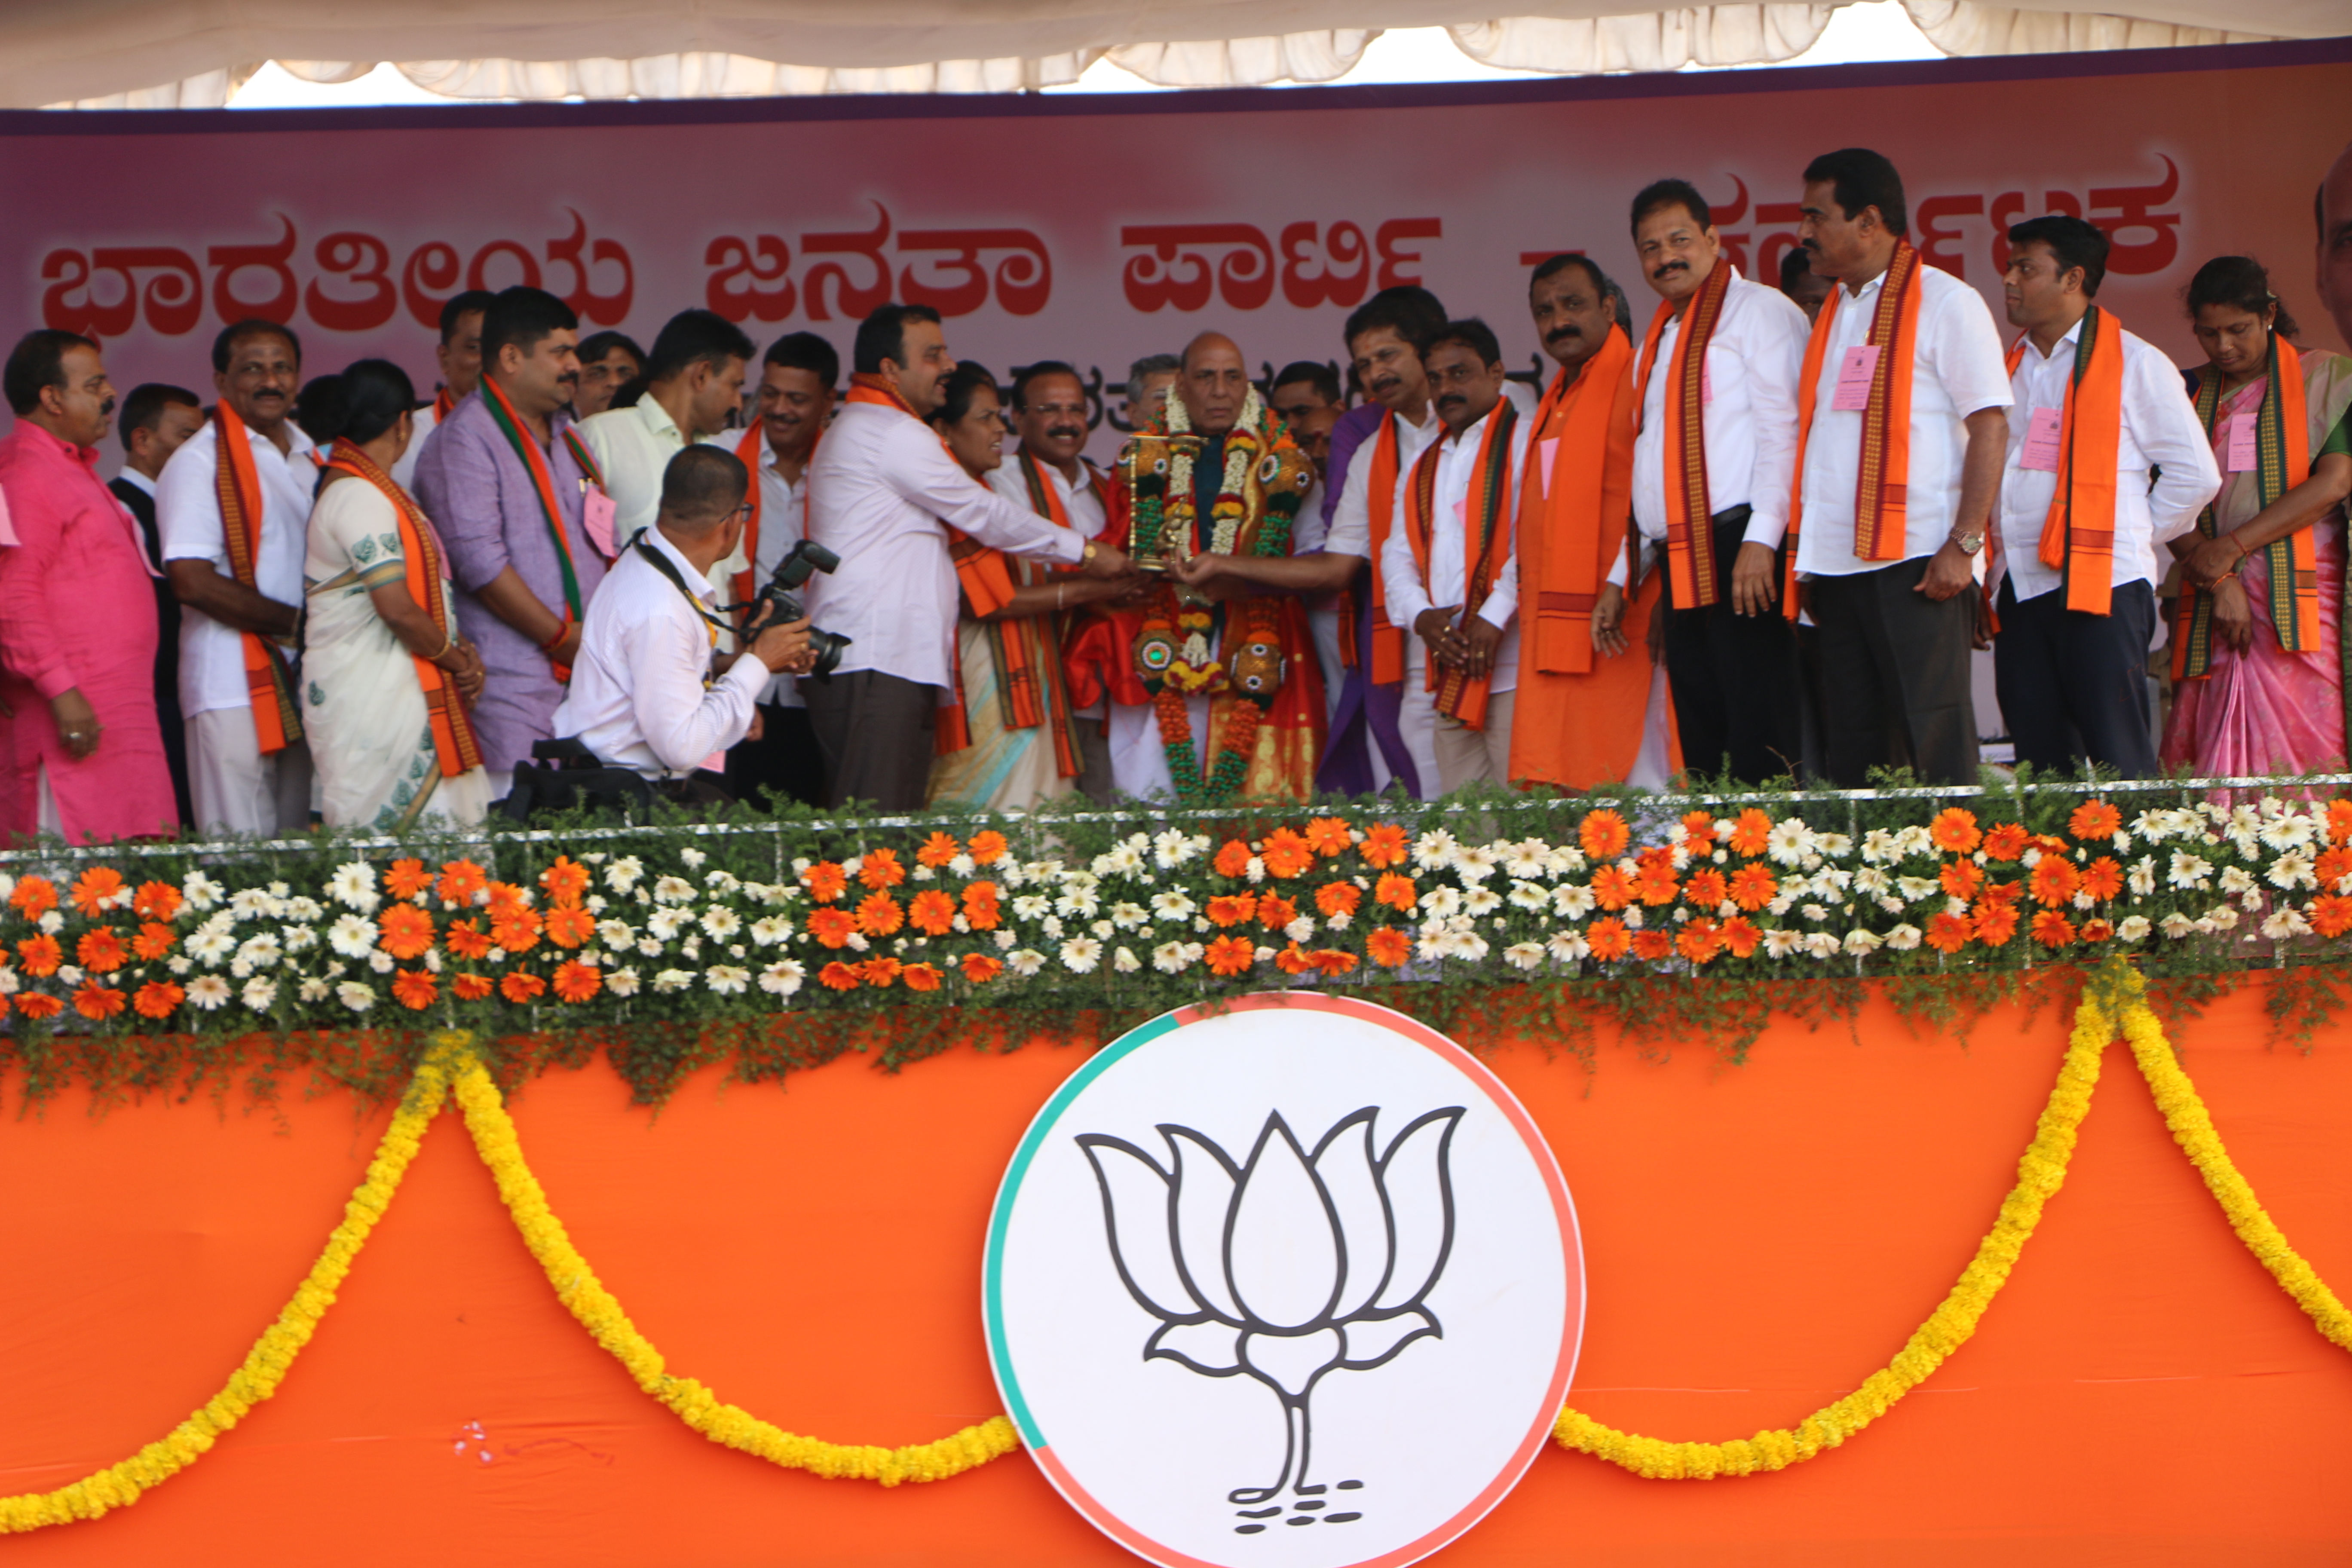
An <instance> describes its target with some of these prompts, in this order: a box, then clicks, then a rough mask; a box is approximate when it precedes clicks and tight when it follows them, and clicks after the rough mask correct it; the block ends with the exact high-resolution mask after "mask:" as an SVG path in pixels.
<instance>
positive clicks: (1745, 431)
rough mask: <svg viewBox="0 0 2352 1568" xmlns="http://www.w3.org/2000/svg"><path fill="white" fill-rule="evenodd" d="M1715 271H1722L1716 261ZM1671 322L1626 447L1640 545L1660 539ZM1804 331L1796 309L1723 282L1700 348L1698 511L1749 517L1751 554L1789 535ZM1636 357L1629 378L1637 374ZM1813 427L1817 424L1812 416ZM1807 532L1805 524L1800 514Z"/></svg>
mask: <svg viewBox="0 0 2352 1568" xmlns="http://www.w3.org/2000/svg"><path fill="white" fill-rule="evenodd" d="M1716 265H1717V266H1718V267H1729V266H1730V265H1731V263H1730V262H1729V261H1727V260H1718V261H1717V263H1716ZM1689 313H1690V312H1689V310H1687V309H1685V310H1684V312H1683V315H1681V316H1675V317H1672V318H1669V319H1668V321H1667V322H1666V325H1665V330H1664V331H1662V332H1660V333H1659V334H1658V354H1657V359H1656V360H1655V362H1654V363H1653V364H1652V365H1651V367H1650V380H1649V384H1647V385H1646V386H1643V388H1642V389H1641V391H1642V429H1641V434H1639V435H1638V436H1636V437H1633V520H1634V521H1636V522H1638V523H1640V524H1641V525H1642V537H1643V538H1644V539H1649V540H1662V539H1664V538H1665V536H1666V383H1667V382H1668V381H1669V380H1670V379H1671V375H1670V373H1671V372H1672V371H1673V369H1674V363H1675V345H1676V344H1678V343H1680V342H1682V335H1683V321H1684V318H1685V317H1686V316H1688V315H1689ZM1811 331H1812V323H1811V322H1810V321H1806V320H1805V312H1804V311H1802V310H1799V309H1798V308H1797V305H1796V302H1795V301H1794V300H1790V298H1789V297H1788V296H1787V295H1785V294H1783V293H1781V292H1780V290H1779V289H1767V288H1765V287H1764V286H1763V285H1762V284H1760V283H1750V282H1749V281H1748V279H1745V278H1742V277H1741V276H1739V273H1738V270H1737V269H1734V271H1733V272H1732V274H1731V284H1730V286H1729V287H1728V288H1727V289H1725V290H1724V295H1723V310H1722V313H1721V314H1720V315H1718V316H1717V318H1716V323H1715V332H1714V334H1713V335H1712V336H1710V337H1709V338H1708V339H1707V341H1706V372H1705V374H1704V375H1703V376H1702V378H1701V381H1700V387H1701V394H1700V396H1701V400H1702V402H1701V408H1700V412H1699V425H1700V431H1701V434H1700V437H1699V440H1700V444H1701V445H1702V446H1703V447H1705V449H1706V504H1707V507H1708V509H1709V510H1711V511H1717V512H1721V511H1729V510H1731V509H1732V508H1733V507H1736V506H1746V507H1748V508H1749V509H1750V510H1749V512H1748V531H1747V532H1746V534H1745V535H1743V538H1744V539H1745V541H1746V542H1748V543H1749V544H1763V545H1769V546H1772V547H1775V548H1777V547H1778V546H1779V545H1780V535H1781V534H1782V533H1784V532H1786V531H1787V530H1788V526H1789V478H1790V474H1791V473H1792V472H1793V471H1794V470H1795V468H1796V466H1797V381H1798V377H1799V376H1800V375H1801V374H1802V372H1803V370H1804V364H1805V339H1806V337H1807V335H1808V334H1809V333H1810V332H1811ZM1640 368H1641V361H1640V357H1639V356H1638V355H1636V357H1635V360H1634V369H1635V372H1636V374H1639V371H1640ZM1816 417H1817V418H1818V416H1816ZM1807 521H1808V522H1810V521H1811V515H1810V514H1808V517H1807Z"/></svg>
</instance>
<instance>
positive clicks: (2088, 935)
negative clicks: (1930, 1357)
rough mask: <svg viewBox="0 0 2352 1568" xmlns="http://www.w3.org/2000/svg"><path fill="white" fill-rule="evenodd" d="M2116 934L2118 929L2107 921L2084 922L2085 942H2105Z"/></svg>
mask: <svg viewBox="0 0 2352 1568" xmlns="http://www.w3.org/2000/svg"><path fill="white" fill-rule="evenodd" d="M2115 934H2116V928H2115V927H2113V926H2111V925H2109V924H2108V923H2107V922H2106V921H2084V922H2083V940H2084V942H2105V941H2106V940H2107V939H2108V938H2110V937H2112V936H2114V935H2115Z"/></svg>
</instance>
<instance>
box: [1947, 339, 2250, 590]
mask: <svg viewBox="0 0 2352 1568" xmlns="http://www.w3.org/2000/svg"><path fill="white" fill-rule="evenodd" d="M2105 324H2106V325H2108V326H2109V327H2111V328H2112V327H2113V321H2112V318H2111V319H2110V320H2109V321H2108V322H2106V323H2105ZM2116 330H2120V329H2116ZM2082 332H2083V323H2082V322H2080V321H2077V322H2075V323H2074V326H2072V327H2071V328H2069V329H2067V332H2066V335H2065V336H2064V337H2063V338H2061V339H2059V340H2058V342H2057V344H2056V346H2055V347H2053V349H2052V351H2051V353H2050V354H2049V356H2048V357H2047V358H2044V357H2043V355H2042V351H2041V350H2040V349H2037V348H2035V347H2034V346H2033V340H2032V338H2031V337H2028V338H2027V339H2026V340H2025V344H2024V349H2025V352H2024V353H2023V354H2022V355H2021V357H2020V358H2019V360H2018V362H2017V374H2015V375H2014V376H2011V378H2010V389H2011V392H2012V393H2014V394H2015V395H2016V397H2017V401H2016V402H2015V403H2013V404H2011V405H2010V410H2009V461H2008V465H2007V467H2006V468H2004V469H2003V470H2002V472H2001V477H2000V506H1999V507H1998V508H1996V509H1995V510H1994V513H1993V531H1994V532H1995V533H1996V534H1998V535H1999V536H2000V560H1999V561H1998V562H1997V563H1995V568H1994V572H1995V574H1994V577H1993V579H1992V589H1993V592H1994V593H1995V594H1996V595H1998V594H1999V593H2000V579H2001V577H2002V576H2003V575H2007V576H2011V577H2014V578H2015V580H2016V590H2015V591H2016V594H2017V597H2018V598H2019V600H2020V601H2023V600H2026V599H2036V598H2040V597H2041V596H2042V595H2044V594H2047V593H2049V592H2051V591H2052V590H2053V589H2054V588H2059V587H2063V585H2064V584H2065V577H2064V574H2063V573H2061V572H2059V571H2058V570H2056V569H2054V568H2053V567H2049V566H2045V565H2043V564H2042V553H2041V550H2042V523H2043V522H2044V521H2047V520H2048V518H2049V516H2050V502H2051V500H2052V499H2053V497H2055V496H2056V495H2057V493H2058V475H2057V474H2056V472H2055V471H2054V470H2052V469H2048V468H2026V467H2025V466H2024V462H2023V459H2024V455H2025V437H2026V433H2027V431H2028V430H2030V429H2031V428H2032V424H2033V411H2034V410H2035V409H2037V408H2047V409H2049V410H2050V411H2051V413H2052V414H2053V415H2063V412H2064V409H2065V406H2066V383H2067V381H2068V380H2069V379H2070V378H2071V377H2072V376H2073V375H2074V350H2075V347H2076V341H2077V340H2078V339H2079V338H2080V337H2081V336H2082ZM2123 344H2124V388H2123V394H2124V395H2123V415H2124V417H2123V434H2122V438H2121V439H2120V440H2119V441H2117V443H2116V475H2117V479H2116V559H2115V574H2114V583H2115V585H2116V586H2117V587H2120V586H2122V585H2123V584H2126V583H2147V584H2157V583H2160V582H2162V581H2163V580H2164V569H2163V568H2162V567H2160V566H2158V564H2157V558H2156V547H2157V546H2158V545H2159V544H2162V543H2164V542H2166V541H2167V540H2172V539H2178V538H2179V537H2180V536H2181V535H2182V534H2184V533H2186V532H2188V531H2189V530H2190V529H2192V528H2195V527H2196V526H2197V514H2198V513H2199V512H2201V511H2203V510H2205V505H2206V503H2207V502H2208V501H2210V500H2212V499H2213V497H2214V496H2215V495H2216V494H2218V493H2219V492H2220V490H2221V469H2220V468H2219V467H2217V466H2216V465H2215V463H2214V461H2213V448H2212V446H2211V444H2210V443H2209V442H2208V441H2207V440H2206V438H2205V431H2204V427H2203V426H2200V424H2199V423H2198V420H2197V408H2196V405H2194V404H2192V403H2190V402H2189V395H2188V393H2187V392H2186V391H2185V390H2183V388H2182V386H2181V384H2180V373H2179V371H2177V370H2175V369H2173V368H2172V362H2171V361H2169V360H2168V359H2166V358H2165V357H2164V356H2163V355H2162V354H2160V353H2157V352H2156V351H2155V350H2154V349H2152V348H2150V347H2148V345H2147V343H2145V342H2141V341H2140V340H2139V339H2137V338H2136V337H2134V336H2132V334H2131V333H2129V332H2125V333H2124V335H2123ZM2151 468H2155V469H2160V470H2161V472H2160V473H2158V475H2157V477H2156V479H2155V481H2154V482H2153V483H2152V484H2151V483H2150V481H2149V477H2148V474H2149V470H2150V469H2151Z"/></svg>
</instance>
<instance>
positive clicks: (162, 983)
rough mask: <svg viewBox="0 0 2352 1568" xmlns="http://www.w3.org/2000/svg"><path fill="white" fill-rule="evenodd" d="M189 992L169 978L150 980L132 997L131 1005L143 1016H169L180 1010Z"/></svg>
mask: <svg viewBox="0 0 2352 1568" xmlns="http://www.w3.org/2000/svg"><path fill="white" fill-rule="evenodd" d="M187 999H188V994H187V993H186V992H185V991H183V990H181V989H180V987H179V986H178V985H176V984H173V982H171V981H169V980H150V981H149V982H148V983H147V984H144V985H142V986H141V987H140V988H139V991H138V994H136V995H134V996H132V997H131V1007H132V1009H133V1010H134V1011H136V1012H137V1013H138V1015H139V1016H141V1017H142V1018H168V1017H170V1016H172V1015H173V1013H174V1012H176V1011H178V1009H179V1005H180V1004H181V1003H183V1002H184V1001H186V1000H187Z"/></svg>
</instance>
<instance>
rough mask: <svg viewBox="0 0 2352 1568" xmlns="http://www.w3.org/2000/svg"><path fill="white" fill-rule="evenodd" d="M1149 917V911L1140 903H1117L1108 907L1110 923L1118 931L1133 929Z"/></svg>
mask: <svg viewBox="0 0 2352 1568" xmlns="http://www.w3.org/2000/svg"><path fill="white" fill-rule="evenodd" d="M1150 919H1151V915H1150V911H1149V910H1146V909H1145V908H1144V907H1143V906H1142V905H1141V904H1131V903H1117V904H1113V905H1112V906H1111V907H1110V923H1111V924H1112V925H1114V926H1116V927H1118V929H1119V930H1120V931H1134V930H1136V929H1138V928H1139V927H1140V926H1142V925H1143V924H1144V923H1145V922H1146V921H1149V920H1150Z"/></svg>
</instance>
